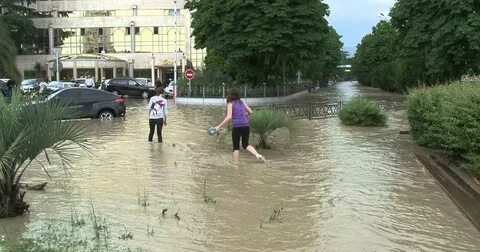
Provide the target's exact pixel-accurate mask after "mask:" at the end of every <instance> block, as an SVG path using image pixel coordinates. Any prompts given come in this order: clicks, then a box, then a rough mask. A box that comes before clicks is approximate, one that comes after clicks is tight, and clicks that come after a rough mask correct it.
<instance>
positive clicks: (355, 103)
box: [339, 98, 387, 126]
mask: <svg viewBox="0 0 480 252" xmlns="http://www.w3.org/2000/svg"><path fill="white" fill-rule="evenodd" d="M339 116H340V120H341V121H342V123H343V124H345V125H358V126H384V125H385V123H386V121H387V117H386V116H385V114H383V113H382V111H381V110H380V107H379V106H378V104H377V103H375V102H373V101H368V100H365V99H360V98H355V99H353V100H352V101H350V102H349V103H347V104H345V105H344V106H343V107H342V110H341V111H340V114H339Z"/></svg>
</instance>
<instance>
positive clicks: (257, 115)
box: [250, 110, 295, 149]
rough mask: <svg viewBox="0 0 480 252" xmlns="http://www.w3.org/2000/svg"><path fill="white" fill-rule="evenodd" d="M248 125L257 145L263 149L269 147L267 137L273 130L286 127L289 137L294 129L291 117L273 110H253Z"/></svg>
mask: <svg viewBox="0 0 480 252" xmlns="http://www.w3.org/2000/svg"><path fill="white" fill-rule="evenodd" d="M250 127H251V128H252V133H253V134H254V135H255V137H256V138H257V140H258V147H259V148H263V149H269V148H270V144H269V143H268V139H269V137H270V135H271V134H272V133H273V132H274V131H275V130H277V129H280V128H286V129H288V131H289V132H290V137H291V136H292V134H293V133H294V131H295V125H294V121H293V119H291V118H290V117H288V116H287V115H285V114H283V113H280V112H278V111H275V110H258V111H255V112H254V113H253V114H252V115H251V117H250Z"/></svg>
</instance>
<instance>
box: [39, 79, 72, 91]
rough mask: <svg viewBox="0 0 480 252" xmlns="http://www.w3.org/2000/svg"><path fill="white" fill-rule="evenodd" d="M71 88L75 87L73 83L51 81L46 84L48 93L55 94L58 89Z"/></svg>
mask: <svg viewBox="0 0 480 252" xmlns="http://www.w3.org/2000/svg"><path fill="white" fill-rule="evenodd" d="M72 87H75V83H74V82H63V81H51V82H49V83H48V84H47V87H46V88H47V91H48V92H55V91H57V90H60V89H64V88H72Z"/></svg>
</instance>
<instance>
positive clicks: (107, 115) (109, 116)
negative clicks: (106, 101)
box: [98, 110, 114, 120]
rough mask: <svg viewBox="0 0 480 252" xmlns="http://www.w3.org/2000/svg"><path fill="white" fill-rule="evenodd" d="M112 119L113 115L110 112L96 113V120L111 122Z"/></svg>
mask: <svg viewBox="0 0 480 252" xmlns="http://www.w3.org/2000/svg"><path fill="white" fill-rule="evenodd" d="M113 117H114V114H113V112H112V111H111V110H102V111H100V113H98V118H100V119H101V120H112V119H113Z"/></svg>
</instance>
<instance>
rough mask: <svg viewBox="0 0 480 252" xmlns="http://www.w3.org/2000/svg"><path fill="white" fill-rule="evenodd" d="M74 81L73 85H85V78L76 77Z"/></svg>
mask: <svg viewBox="0 0 480 252" xmlns="http://www.w3.org/2000/svg"><path fill="white" fill-rule="evenodd" d="M75 83H76V85H75V87H85V78H76V79H75Z"/></svg>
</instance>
